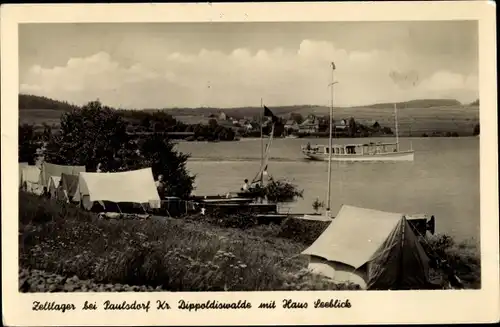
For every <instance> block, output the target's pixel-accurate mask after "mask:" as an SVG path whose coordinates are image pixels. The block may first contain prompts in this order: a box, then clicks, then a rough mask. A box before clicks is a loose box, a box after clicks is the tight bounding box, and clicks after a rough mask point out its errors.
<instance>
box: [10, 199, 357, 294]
mask: <svg viewBox="0 0 500 327" xmlns="http://www.w3.org/2000/svg"><path fill="white" fill-rule="evenodd" d="M19 201H20V213H19V220H20V221H19V223H20V225H19V229H20V233H19V237H20V240H19V244H20V250H19V251H20V266H21V267H23V268H27V269H39V270H43V271H46V272H50V273H56V274H59V275H62V276H69V277H72V276H74V275H76V276H78V278H79V279H85V280H86V279H92V280H93V281H94V282H95V283H102V284H117V283H120V284H128V285H146V286H152V287H159V288H161V289H163V290H169V291H224V290H228V291H245V290H252V291H255V290H302V289H346V288H349V287H351V286H347V285H335V284H333V283H331V282H328V281H326V280H323V279H321V278H318V277H316V276H311V275H309V274H307V273H306V272H305V270H304V269H303V268H305V267H306V262H305V260H304V259H302V258H299V257H296V255H297V254H299V253H300V251H301V250H302V249H303V248H304V247H305V246H304V244H301V243H298V242H293V241H291V240H288V239H285V238H278V237H277V238H271V237H266V236H264V235H265V231H262V230H260V229H261V228H254V229H252V230H241V229H238V228H223V227H217V226H214V225H212V224H210V223H208V222H195V221H185V220H174V219H151V220H149V221H145V222H144V221H135V220H128V221H113V220H98V219H97V217H96V216H95V215H94V214H91V213H87V212H84V211H81V210H79V209H77V208H75V207H74V206H70V205H64V204H59V203H55V202H54V201H51V200H48V199H42V198H38V197H35V196H32V195H29V194H23V193H21V194H20V199H19ZM269 230H270V229H268V230H267V231H268V232H269ZM352 287H354V286H352Z"/></svg>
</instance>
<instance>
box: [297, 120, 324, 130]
mask: <svg viewBox="0 0 500 327" xmlns="http://www.w3.org/2000/svg"><path fill="white" fill-rule="evenodd" d="M318 131H319V121H318V120H317V119H316V118H314V117H310V118H307V119H306V120H304V122H303V123H302V124H300V125H299V130H298V132H299V133H317V132H318Z"/></svg>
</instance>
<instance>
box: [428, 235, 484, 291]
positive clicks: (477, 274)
mask: <svg viewBox="0 0 500 327" xmlns="http://www.w3.org/2000/svg"><path fill="white" fill-rule="evenodd" d="M421 244H422V246H423V247H424V249H425V250H426V253H427V254H429V256H430V258H431V259H432V260H433V261H434V267H435V268H436V270H437V271H438V272H441V273H442V274H443V275H444V276H447V275H448V274H449V273H455V274H456V275H457V276H458V277H459V278H460V279H461V280H462V282H464V283H465V288H474V289H479V288H481V256H480V254H479V248H478V245H477V244H475V243H474V242H471V241H470V240H467V241H463V242H459V243H457V242H456V241H455V240H454V239H453V238H452V237H450V236H448V235H445V234H437V235H434V236H432V237H430V238H429V239H427V240H426V241H422V242H421Z"/></svg>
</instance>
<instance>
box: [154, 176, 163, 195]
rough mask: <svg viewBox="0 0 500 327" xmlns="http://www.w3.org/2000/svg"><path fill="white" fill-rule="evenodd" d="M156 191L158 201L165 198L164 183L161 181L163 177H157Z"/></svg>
mask: <svg viewBox="0 0 500 327" xmlns="http://www.w3.org/2000/svg"><path fill="white" fill-rule="evenodd" d="M155 184H156V190H157V191H158V195H159V196H160V199H164V198H165V182H164V181H163V175H158V180H157V181H156V183H155Z"/></svg>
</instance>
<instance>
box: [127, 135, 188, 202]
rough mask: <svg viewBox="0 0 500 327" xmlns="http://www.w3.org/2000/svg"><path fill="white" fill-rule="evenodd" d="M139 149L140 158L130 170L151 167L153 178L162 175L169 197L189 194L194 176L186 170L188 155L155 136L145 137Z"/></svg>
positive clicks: (166, 140)
mask: <svg viewBox="0 0 500 327" xmlns="http://www.w3.org/2000/svg"><path fill="white" fill-rule="evenodd" d="M140 148H141V156H142V158H141V160H140V161H139V162H138V163H137V164H136V165H135V167H130V168H135V169H138V168H144V167H151V169H152V170H153V175H154V176H155V178H156V177H157V176H158V175H160V174H161V175H163V177H164V180H165V183H166V192H167V194H168V195H170V196H177V197H180V198H186V197H188V196H189V195H190V194H191V191H192V190H193V183H194V180H195V176H190V174H189V172H188V170H187V169H186V163H187V160H188V158H189V155H187V154H183V153H180V152H177V151H176V150H175V149H174V144H173V143H172V142H171V141H170V140H169V139H167V138H165V137H163V136H161V135H157V134H153V135H149V136H147V137H146V138H145V139H144V140H143V142H142V144H141V147H140Z"/></svg>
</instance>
